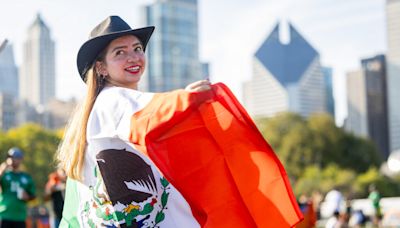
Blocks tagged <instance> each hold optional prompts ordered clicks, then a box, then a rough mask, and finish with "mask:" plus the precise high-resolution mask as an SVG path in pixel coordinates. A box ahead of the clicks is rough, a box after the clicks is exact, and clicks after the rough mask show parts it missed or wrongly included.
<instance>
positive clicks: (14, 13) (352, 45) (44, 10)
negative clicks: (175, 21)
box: [0, 0, 386, 125]
mask: <svg viewBox="0 0 400 228" xmlns="http://www.w3.org/2000/svg"><path fill="white" fill-rule="evenodd" d="M152 2H154V0H134V1H133V0H131V1H129V0H113V1H110V0H108V1H107V0H97V1H77V0H58V1H54V0H35V1H32V0H6V1H2V3H0V31H1V32H0V40H2V39H4V38H8V39H9V40H10V41H11V42H12V43H13V45H14V52H15V57H16V62H17V64H18V65H19V66H21V65H22V64H24V63H22V62H21V61H22V58H21V55H22V44H23V42H24V40H25V39H26V35H27V29H28V27H29V25H30V24H31V23H32V22H33V21H34V19H35V16H36V14H37V13H38V12H40V13H41V15H42V18H43V19H44V21H45V22H46V23H47V25H48V26H49V27H50V29H51V33H52V37H53V39H54V40H55V41H56V64H57V65H56V69H57V70H56V73H57V85H56V86H57V97H59V98H61V99H68V98H70V97H81V96H82V95H83V94H84V84H83V83H82V82H81V80H80V78H79V76H78V73H77V70H76V65H75V60H76V53H77V51H78V49H79V47H80V45H81V44H82V43H83V42H84V41H85V40H86V39H87V36H88V34H89V32H90V30H91V29H92V28H93V27H94V26H95V25H96V24H97V23H99V22H100V21H101V20H103V19H104V18H105V17H107V16H108V15H111V14H115V15H119V16H121V17H122V18H124V19H125V20H126V21H128V23H129V24H130V25H131V26H133V27H138V26H143V25H144V24H143V22H142V21H141V19H140V18H141V16H142V12H143V10H142V8H141V7H143V6H144V5H146V4H149V3H152ZM281 20H282V21H284V22H287V21H290V23H292V24H293V25H294V26H295V27H296V29H297V30H298V31H299V32H300V33H301V34H302V35H303V36H304V37H305V38H306V39H307V40H308V41H309V42H310V44H311V45H312V46H313V47H314V48H315V49H316V50H317V51H318V52H319V54H320V57H321V62H322V64H323V65H325V66H330V67H332V68H333V71H334V96H335V98H336V106H337V110H336V111H337V112H336V114H337V118H336V122H337V123H338V124H339V125H340V124H341V123H342V121H343V118H344V117H345V116H346V101H345V92H346V89H345V73H346V72H348V71H351V70H355V69H357V68H359V66H360V63H359V62H360V59H361V58H365V57H371V56H373V55H376V54H381V53H385V51H386V27H385V26H386V24H385V0H351V1H349V0H301V1H299V0H249V1H243V0H218V1H216V0H199V35H200V36H199V41H200V59H201V60H202V61H205V62H209V63H210V64H211V66H210V67H211V69H210V70H211V72H210V74H211V80H212V81H213V82H217V81H222V82H224V83H226V84H227V85H228V86H229V87H230V88H231V89H232V90H233V92H234V93H235V94H236V96H238V97H239V99H241V96H242V92H241V84H242V82H243V81H246V80H249V79H250V77H251V62H252V58H253V55H254V53H255V52H256V50H257V49H258V47H259V46H260V45H261V43H262V42H263V41H264V39H265V38H266V37H267V35H268V34H269V32H270V31H271V30H272V29H273V27H274V25H275V24H276V23H277V22H278V21H281Z"/></svg>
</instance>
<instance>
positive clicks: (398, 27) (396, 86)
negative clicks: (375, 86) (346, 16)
mask: <svg viewBox="0 0 400 228" xmlns="http://www.w3.org/2000/svg"><path fill="white" fill-rule="evenodd" d="M386 17H387V21H386V24H387V37H388V49H387V56H386V57H387V85H388V88H387V89H388V96H387V97H388V110H389V135H390V151H391V152H394V151H398V150H400V102H399V97H400V0H387V1H386Z"/></svg>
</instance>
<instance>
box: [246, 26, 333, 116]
mask: <svg viewBox="0 0 400 228" xmlns="http://www.w3.org/2000/svg"><path fill="white" fill-rule="evenodd" d="M279 26H280V25H279V23H278V24H277V25H276V26H275V28H274V29H273V30H272V32H271V33H270V34H269V36H268V37H267V39H266V40H265V41H264V43H263V44H262V45H261V47H260V48H259V49H258V50H257V52H256V54H255V56H254V58H253V75H252V79H251V80H250V81H248V82H246V83H245V84H244V90H243V94H244V97H243V99H244V105H245V106H246V108H247V110H248V111H249V113H250V114H251V115H253V116H266V117H270V116H274V115H275V114H277V113H279V112H284V111H290V112H296V113H299V114H300V115H302V116H304V117H307V116H309V115H310V114H312V113H315V112H326V98H325V96H326V93H325V85H324V77H323V74H322V69H321V64H320V60H319V54H318V52H317V51H316V50H315V49H314V48H313V47H312V46H311V45H310V44H309V43H308V42H307V41H306V40H305V39H304V38H303V36H302V35H301V34H300V33H299V32H298V31H297V30H296V29H295V28H294V27H293V25H291V24H290V23H289V36H290V41H289V42H288V43H283V42H281V40H280V33H279Z"/></svg>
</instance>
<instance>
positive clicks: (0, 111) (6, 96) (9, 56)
mask: <svg viewBox="0 0 400 228" xmlns="http://www.w3.org/2000/svg"><path fill="white" fill-rule="evenodd" d="M17 98H18V68H17V66H16V65H15V62H14V53H13V48H12V45H11V44H10V43H8V41H7V40H4V41H1V42H0V130H8V129H10V128H11V127H15V124H16V118H15V113H16V101H17Z"/></svg>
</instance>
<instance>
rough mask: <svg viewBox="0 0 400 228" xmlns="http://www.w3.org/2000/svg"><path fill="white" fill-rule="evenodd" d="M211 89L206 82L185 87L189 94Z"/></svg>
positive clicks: (208, 82) (202, 81) (209, 84)
mask: <svg viewBox="0 0 400 228" xmlns="http://www.w3.org/2000/svg"><path fill="white" fill-rule="evenodd" d="M210 89H211V83H210V81H208V80H200V81H197V82H193V83H190V84H189V85H187V86H186V88H185V90H186V91H189V92H201V91H206V90H210Z"/></svg>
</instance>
